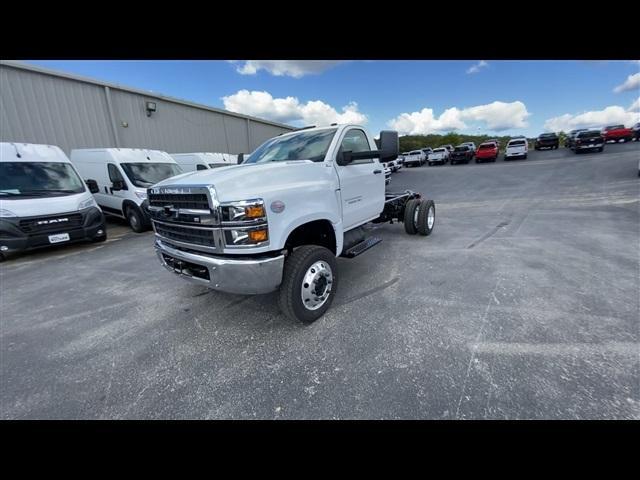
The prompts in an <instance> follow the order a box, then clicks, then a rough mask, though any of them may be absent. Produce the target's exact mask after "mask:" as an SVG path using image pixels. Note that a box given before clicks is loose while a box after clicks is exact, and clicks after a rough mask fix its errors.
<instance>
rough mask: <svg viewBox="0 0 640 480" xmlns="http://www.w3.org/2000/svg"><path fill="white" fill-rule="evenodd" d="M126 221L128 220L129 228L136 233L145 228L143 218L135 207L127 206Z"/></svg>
mask: <svg viewBox="0 0 640 480" xmlns="http://www.w3.org/2000/svg"><path fill="white" fill-rule="evenodd" d="M127 222H129V226H130V227H131V230H133V231H134V232H136V233H142V232H144V231H145V230H146V225H145V221H144V218H142V214H141V213H140V212H139V211H138V209H136V208H133V207H129V208H127Z"/></svg>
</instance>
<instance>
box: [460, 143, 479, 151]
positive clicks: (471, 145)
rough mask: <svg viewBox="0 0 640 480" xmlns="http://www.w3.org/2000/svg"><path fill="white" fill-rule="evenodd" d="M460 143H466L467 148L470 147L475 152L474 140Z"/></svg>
mask: <svg viewBox="0 0 640 480" xmlns="http://www.w3.org/2000/svg"><path fill="white" fill-rule="evenodd" d="M460 145H467V146H468V147H469V148H471V150H473V153H474V154H475V153H476V144H475V143H474V142H464V143H461V144H460Z"/></svg>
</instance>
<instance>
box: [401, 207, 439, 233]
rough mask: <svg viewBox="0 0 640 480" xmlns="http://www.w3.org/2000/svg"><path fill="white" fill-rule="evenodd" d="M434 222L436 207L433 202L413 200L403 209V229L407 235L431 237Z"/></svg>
mask: <svg viewBox="0 0 640 480" xmlns="http://www.w3.org/2000/svg"><path fill="white" fill-rule="evenodd" d="M435 221H436V205H435V203H434V202H433V200H427V199H426V198H414V199H413V200H409V201H408V202H407V204H406V206H405V207H404V219H403V223H404V229H405V231H406V232H407V233H408V234H409V235H415V234H416V233H419V234H420V235H424V236H427V235H431V232H432V231H433V226H434V224H435Z"/></svg>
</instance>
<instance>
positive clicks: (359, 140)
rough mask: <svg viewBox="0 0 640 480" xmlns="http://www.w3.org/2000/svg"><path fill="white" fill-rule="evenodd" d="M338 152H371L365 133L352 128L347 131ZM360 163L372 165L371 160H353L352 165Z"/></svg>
mask: <svg viewBox="0 0 640 480" xmlns="http://www.w3.org/2000/svg"><path fill="white" fill-rule="evenodd" d="M340 150H341V151H343V152H348V151H351V152H353V153H357V152H368V151H369V150H371V147H370V146H369V140H368V139H367V136H366V135H365V133H364V132H363V131H362V130H359V129H356V128H353V129H351V130H349V131H348V132H347V133H346V134H345V136H344V138H343V139H342V143H341V144H340ZM360 163H373V158H369V159H363V160H354V161H353V163H352V165H357V164H360Z"/></svg>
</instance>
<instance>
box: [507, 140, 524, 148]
mask: <svg viewBox="0 0 640 480" xmlns="http://www.w3.org/2000/svg"><path fill="white" fill-rule="evenodd" d="M523 145H524V140H515V141H513V142H509V146H510V147H521V146H523Z"/></svg>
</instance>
